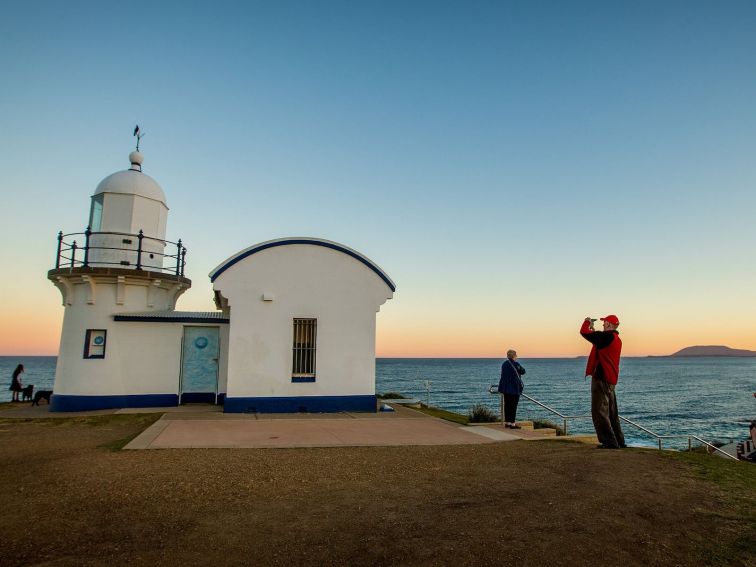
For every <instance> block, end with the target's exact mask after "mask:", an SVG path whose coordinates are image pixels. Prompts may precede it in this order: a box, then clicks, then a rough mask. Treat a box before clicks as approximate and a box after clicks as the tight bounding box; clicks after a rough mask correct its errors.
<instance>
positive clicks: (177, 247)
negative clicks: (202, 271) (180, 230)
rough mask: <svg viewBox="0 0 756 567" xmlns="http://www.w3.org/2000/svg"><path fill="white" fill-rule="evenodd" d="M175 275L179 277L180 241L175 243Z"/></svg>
mask: <svg viewBox="0 0 756 567" xmlns="http://www.w3.org/2000/svg"><path fill="white" fill-rule="evenodd" d="M176 275H177V276H180V275H181V239H180V238H179V241H178V242H177V243H176Z"/></svg>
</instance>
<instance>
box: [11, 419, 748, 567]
mask: <svg viewBox="0 0 756 567" xmlns="http://www.w3.org/2000/svg"><path fill="white" fill-rule="evenodd" d="M153 419H155V416H150V415H147V416H145V415H137V416H134V415H130V416H125V415H119V416H103V417H96V418H89V419H84V418H79V419H76V420H56V421H41V420H37V421H28V422H17V421H11V420H6V421H3V422H0V483H1V484H0V486H2V489H0V565H4V566H10V565H102V564H111V565H116V564H133V565H148V564H161V565H162V564H174V565H185V564H189V565H194V564H205V565H208V564H219V565H276V564H281V565H292V564H295V565H299V564H311V565H393V564H407V565H446V564H454V565H486V564H496V565H518V566H527V565H623V566H624V565H685V566H690V565H701V564H710V563H714V564H727V565H756V551H755V549H756V548H755V547H754V546H755V545H756V543H755V542H756V537H755V534H754V525H755V524H754V521H755V520H754V514H756V512H755V511H754V510H756V466H752V465H749V464H741V463H734V462H733V463H727V462H725V461H724V460H721V459H720V460H718V461H721V462H717V463H716V464H715V465H714V468H713V469H711V468H709V465H707V464H704V465H701V462H702V461H706V460H710V459H714V457H709V456H706V455H699V456H689V457H686V458H682V457H675V456H670V455H664V454H660V453H658V452H655V451H648V450H646V451H644V450H635V449H629V450H623V451H601V450H597V449H595V448H593V447H590V446H585V445H581V444H577V443H570V442H563V441H538V442H524V441H514V442H507V443H498V444H487V445H470V446H446V447H391V448H389V447H387V448H370V447H365V448H332V449H236V450H227V449H215V450H199V449H193V450H161V451H118V450H115V448H116V447H118V446H120V445H122V444H123V440H125V439H128V438H130V437H133V436H134V435H135V434H136V433H138V432H139V431H141V430H142V429H144V428H145V427H146V426H147V425H148V424H149V423H150V422H151V421H152V420H153ZM745 467H749V468H748V469H746V468H745ZM750 467H752V468H750ZM730 476H732V478H734V479H736V481H733V482H735V486H736V487H739V488H738V492H739V493H740V495H739V496H738V497H735V495H733V494H731V493H729V492H727V490H726V488H727V486H733V485H732V484H730V485H728V484H727V483H728V482H730V480H732V479H731V478H730ZM723 478H724V479H725V481H726V482H724V484H723V482H722V479H723Z"/></svg>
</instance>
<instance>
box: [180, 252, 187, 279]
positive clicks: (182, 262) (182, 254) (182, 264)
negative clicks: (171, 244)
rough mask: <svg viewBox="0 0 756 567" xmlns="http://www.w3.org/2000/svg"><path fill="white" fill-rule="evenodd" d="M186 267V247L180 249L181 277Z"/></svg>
mask: <svg viewBox="0 0 756 567" xmlns="http://www.w3.org/2000/svg"><path fill="white" fill-rule="evenodd" d="M185 267H186V248H182V249H181V277H184V268H185Z"/></svg>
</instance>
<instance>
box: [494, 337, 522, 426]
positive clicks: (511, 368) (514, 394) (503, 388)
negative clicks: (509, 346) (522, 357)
mask: <svg viewBox="0 0 756 567" xmlns="http://www.w3.org/2000/svg"><path fill="white" fill-rule="evenodd" d="M523 374H525V369H524V368H523V367H522V366H521V365H520V363H519V362H517V353H516V352H515V351H514V350H508V351H507V359H506V360H505V361H504V363H503V364H502V365H501V379H500V380H499V393H500V394H503V395H504V427H509V428H510V429H520V426H519V425H517V423H516V422H517V404H518V403H519V402H520V394H522V390H523V388H524V387H525V385H524V384H523V383H522V378H520V376H522V375H523Z"/></svg>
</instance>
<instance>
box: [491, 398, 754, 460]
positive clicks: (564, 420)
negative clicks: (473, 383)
mask: <svg viewBox="0 0 756 567" xmlns="http://www.w3.org/2000/svg"><path fill="white" fill-rule="evenodd" d="M488 392H489V393H490V394H500V392H499V391H498V386H497V385H496V384H493V385H491V386H490V387H489V388H488ZM520 396H521V397H523V398H525V399H527V400H530V401H531V402H533V403H534V404H537V405H539V406H541V407H542V408H543V409H545V410H548V411H550V412H551V413H553V414H555V415H558V416H559V417H561V418H562V423H563V425H564V434H565V435H567V421H568V420H570V419H584V418H588V417H592V416H590V415H564V414H563V413H561V412H559V411H557V410H555V409H554V408H551V407H549V406H547V405H546V404H544V403H541V402H539V401H538V400H536V399H535V398H531V397H530V396H528V395H527V394H520ZM501 406H502V408H501V422H502V423H504V396H503V395H502V396H501ZM618 417H619V418H620V419H621V420H622V421H624V422H626V423H629V424H630V425H632V426H633V427H637V428H638V429H640V430H641V431H644V432H645V433H648V434H649V435H651V436H653V437H655V438H656V440H657V442H658V444H659V450H660V451H661V450H663V447H662V441H663V440H664V439H687V440H688V451H690V450H692V448H693V439H695V440H696V441H698V442H699V443H701V444H703V445H706V446H707V447H709V448H710V449H712V450H714V451H717V452H719V453H722V454H723V455H725V456H726V457H729V458H730V459H733V460H735V461H739V460H740V459H738V458H737V457H733V456H732V455H730V454H729V453H728V452H726V451H723V450H722V449H720V448H719V447H716V446H714V445H712V444H711V443H709V442H708V441H705V440H703V439H701V438H700V437H699V436H698V435H693V434H690V433H682V434H678V435H659V434H658V433H656V432H654V431H651V430H650V429H648V428H646V427H643V426H642V425H640V424H639V423H635V422H634V421H632V420H630V419H628V418H626V417H624V416H622V415H620V416H618Z"/></svg>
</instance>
